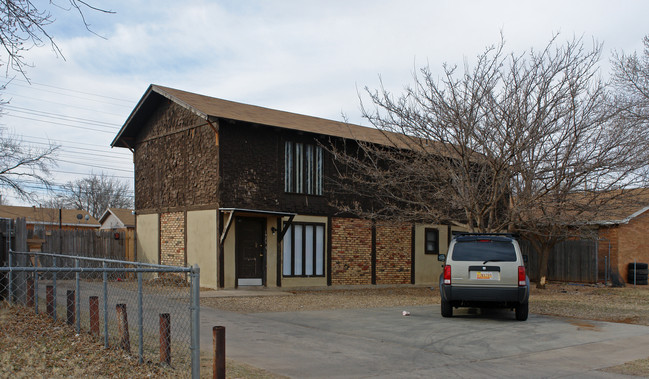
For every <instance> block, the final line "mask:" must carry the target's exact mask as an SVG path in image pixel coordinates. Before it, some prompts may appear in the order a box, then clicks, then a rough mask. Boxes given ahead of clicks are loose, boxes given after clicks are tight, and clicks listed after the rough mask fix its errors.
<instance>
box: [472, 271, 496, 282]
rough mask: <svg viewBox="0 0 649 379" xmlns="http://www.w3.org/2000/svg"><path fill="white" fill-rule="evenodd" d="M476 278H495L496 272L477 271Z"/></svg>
mask: <svg viewBox="0 0 649 379" xmlns="http://www.w3.org/2000/svg"><path fill="white" fill-rule="evenodd" d="M475 278H476V279H478V280H493V279H494V273H493V272H490V271H487V272H485V271H477V272H476V273H475Z"/></svg>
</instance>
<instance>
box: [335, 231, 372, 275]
mask: <svg viewBox="0 0 649 379" xmlns="http://www.w3.org/2000/svg"><path fill="white" fill-rule="evenodd" d="M331 231H332V232H331V283H332V284H333V285H349V284H372V222H371V221H368V220H361V219H353V218H332V220H331Z"/></svg>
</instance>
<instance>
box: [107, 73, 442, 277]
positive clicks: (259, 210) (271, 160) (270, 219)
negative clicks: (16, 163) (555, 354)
mask: <svg viewBox="0 0 649 379" xmlns="http://www.w3.org/2000/svg"><path fill="white" fill-rule="evenodd" d="M355 140H362V141H367V142H371V143H377V144H382V143H385V142H386V137H385V136H384V134H383V133H382V132H380V131H378V130H376V129H373V128H366V127H361V126H357V125H350V124H346V123H341V122H336V121H331V120H325V119H321V118H316V117H309V116H304V115H299V114H294V113H288V112H282V111H277V110H272V109H267V108H262V107H257V106H252V105H246V104H241V103H235V102H231V101H226V100H221V99H217V98H212V97H207V96H202V95H198V94H194V93H190V92H185V91H180V90H176V89H171V88H165V87H161V86H156V85H152V86H150V87H149V88H148V89H147V91H146V92H145V94H144V95H143V97H142V99H141V100H140V101H139V103H138V104H137V106H136V107H135V109H134V110H133V112H132V113H131V115H130V116H129V118H128V119H127V121H126V123H125V124H124V125H123V127H122V128H121V130H120V131H119V134H118V135H117V136H116V137H115V139H114V140H113V142H112V144H111V145H112V146H113V147H124V148H128V149H130V150H131V151H132V152H133V154H134V164H135V209H136V226H137V227H136V230H137V259H138V261H143V262H153V263H162V264H172V265H192V264H198V265H199V266H200V268H201V286H206V287H215V288H216V287H218V288H235V287H238V286H243V285H264V286H268V287H275V286H282V287H291V286H327V285H357V284H359V285H360V284H404V283H405V284H409V283H415V284H425V285H435V284H437V281H438V277H439V274H440V272H441V263H440V262H438V260H437V254H439V253H445V252H446V248H447V246H448V241H449V236H450V235H451V233H452V232H453V231H454V230H455V228H451V227H450V226H448V225H430V224H416V225H415V224H406V223H400V224H395V223H387V222H379V223H373V222H372V221H369V220H364V219H358V218H354V217H351V216H346V215H341V214H340V212H339V211H338V209H336V208H335V207H333V206H332V205H331V203H332V200H341V198H339V196H338V195H334V193H333V191H332V186H333V185H332V184H330V182H329V181H327V180H326V178H328V177H329V176H332V175H335V172H336V170H335V167H334V162H333V160H332V159H333V158H332V157H331V156H330V154H328V152H327V151H326V150H325V149H323V148H322V145H325V146H327V145H328V144H329V143H331V142H334V143H336V142H342V141H346V142H347V143H348V144H354V141H355ZM346 200H350V201H352V200H354V199H346Z"/></svg>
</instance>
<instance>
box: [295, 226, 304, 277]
mask: <svg viewBox="0 0 649 379" xmlns="http://www.w3.org/2000/svg"><path fill="white" fill-rule="evenodd" d="M294 226H295V227H294V230H295V238H294V241H295V244H294V245H293V252H294V254H293V258H295V261H294V262H293V274H294V275H295V276H301V275H302V272H303V271H302V262H303V261H304V245H303V241H304V238H303V237H304V235H303V232H302V230H303V229H304V225H300V224H298V225H294Z"/></svg>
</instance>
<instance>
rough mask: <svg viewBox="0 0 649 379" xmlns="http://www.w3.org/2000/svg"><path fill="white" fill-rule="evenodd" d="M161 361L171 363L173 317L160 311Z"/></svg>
mask: <svg viewBox="0 0 649 379" xmlns="http://www.w3.org/2000/svg"><path fill="white" fill-rule="evenodd" d="M160 363H165V364H168V365H171V318H170V316H169V313H160Z"/></svg>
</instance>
